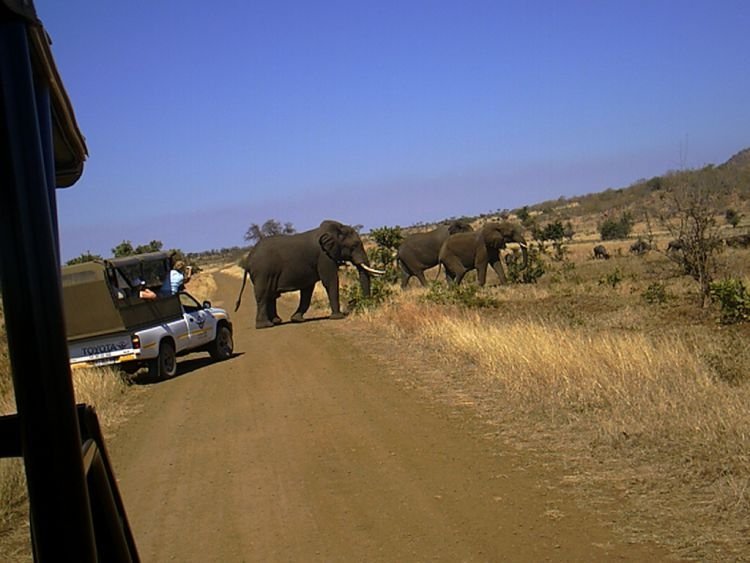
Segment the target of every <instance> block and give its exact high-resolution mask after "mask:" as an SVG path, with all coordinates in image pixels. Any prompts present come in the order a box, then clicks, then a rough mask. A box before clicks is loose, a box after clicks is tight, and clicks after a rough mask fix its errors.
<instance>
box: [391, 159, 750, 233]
mask: <svg viewBox="0 0 750 563" xmlns="http://www.w3.org/2000/svg"><path fill="white" fill-rule="evenodd" d="M688 181H690V182H695V181H698V182H703V183H705V185H707V186H708V185H710V186H711V189H712V190H715V196H716V201H715V203H716V206H717V212H718V213H723V212H724V211H725V210H726V209H730V208H731V209H734V210H735V211H738V212H739V213H741V214H742V215H743V216H744V217H745V218H746V219H745V220H744V221H743V223H744V224H745V226H750V223H748V222H749V221H750V148H746V149H743V150H741V151H739V152H738V153H737V154H735V155H734V156H732V157H731V158H730V159H729V160H727V161H726V162H724V163H723V164H720V165H718V166H714V165H709V166H706V167H704V168H702V169H699V170H686V171H669V172H665V173H664V174H663V175H662V176H655V177H653V178H649V179H641V180H638V181H636V182H634V183H633V184H631V185H630V186H627V187H622V188H608V189H606V190H603V191H601V192H595V193H590V194H585V195H580V196H572V197H561V198H558V199H555V200H549V201H544V202H541V203H537V204H534V205H528V206H526V210H527V211H528V212H529V213H530V214H531V215H533V216H535V217H536V220H537V222H538V223H539V224H545V223H550V222H554V221H558V220H559V221H564V222H567V221H570V222H571V223H572V224H573V226H574V230H575V231H576V233H578V234H581V235H584V236H585V237H596V236H598V231H597V226H598V224H599V223H600V222H601V221H602V219H603V218H605V217H607V216H613V215H619V214H621V213H623V212H625V211H627V212H629V213H631V215H632V216H633V218H634V219H635V220H636V222H637V223H639V222H640V223H642V224H641V225H640V227H639V226H638V225H636V228H635V230H634V232H635V233H638V232H639V231H641V232H644V230H645V228H646V227H645V223H644V222H645V220H646V217H647V216H649V217H651V218H655V217H658V216H659V215H660V214H662V213H663V212H664V210H665V206H666V200H667V196H666V194H667V193H668V191H669V190H670V189H675V190H679V189H682V188H681V186H682V185H685V184H686V183H687V182H688ZM520 211H521V209H514V210H509V211H506V212H503V213H501V212H500V211H493V212H489V213H486V214H482V215H478V216H475V217H461V219H465V220H468V221H470V222H473V223H474V224H475V226H477V225H478V224H479V223H482V222H484V221H488V220H497V219H498V218H499V217H500V216H501V215H505V216H508V217H510V218H511V219H513V218H516V217H517V215H518V213H519V212H520ZM447 219H448V218H446V220H447ZM451 219H455V217H452V218H451ZM433 226H434V225H424V224H419V225H413V226H412V227H407V228H405V229H404V231H405V232H406V233H409V232H415V231H419V230H425V229H427V228H432V227H433Z"/></svg>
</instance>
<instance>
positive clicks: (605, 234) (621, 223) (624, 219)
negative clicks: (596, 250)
mask: <svg viewBox="0 0 750 563" xmlns="http://www.w3.org/2000/svg"><path fill="white" fill-rule="evenodd" d="M632 228H633V218H632V216H631V215H630V213H627V212H626V213H623V214H622V216H621V217H620V218H619V219H605V220H604V221H603V222H602V223H601V224H600V225H599V234H600V235H601V238H602V240H616V239H624V238H627V237H628V235H629V234H630V231H631V230H632Z"/></svg>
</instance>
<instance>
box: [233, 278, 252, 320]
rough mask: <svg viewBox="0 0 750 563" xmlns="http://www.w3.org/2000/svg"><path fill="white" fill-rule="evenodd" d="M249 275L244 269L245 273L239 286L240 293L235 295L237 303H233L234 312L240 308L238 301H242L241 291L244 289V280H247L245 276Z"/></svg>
mask: <svg viewBox="0 0 750 563" xmlns="http://www.w3.org/2000/svg"><path fill="white" fill-rule="evenodd" d="M249 275H250V272H248V271H247V270H245V275H244V276H242V287H241V288H240V294H239V296H238V297H237V303H236V304H235V305H234V312H235V313H236V312H237V310H238V309H239V308H240V303H241V302H242V292H243V291H245V282H247V276H249Z"/></svg>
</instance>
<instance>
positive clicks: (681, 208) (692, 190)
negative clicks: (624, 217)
mask: <svg viewBox="0 0 750 563" xmlns="http://www.w3.org/2000/svg"><path fill="white" fill-rule="evenodd" d="M721 183H722V180H721V177H720V175H719V174H718V173H717V171H716V169H714V168H713V167H712V166H709V167H706V168H704V169H702V170H696V171H689V172H682V173H680V174H677V175H675V176H673V177H671V178H670V179H669V184H668V189H667V194H666V198H665V199H666V201H667V206H668V209H667V210H666V212H665V213H664V214H663V215H662V216H661V218H660V219H661V223H662V224H663V225H664V227H665V228H666V229H667V230H668V231H669V233H670V235H671V236H672V237H673V238H674V239H676V240H678V241H680V243H681V250H680V251H679V252H667V253H666V254H665V255H666V256H667V257H668V258H669V259H670V260H672V261H673V262H675V263H677V264H678V265H679V266H680V267H681V268H682V270H683V271H684V273H685V274H687V275H689V276H691V277H692V278H693V279H694V280H696V281H697V282H698V285H699V288H700V298H701V306H706V304H707V303H708V299H709V297H710V286H711V281H712V280H713V278H714V275H715V274H716V271H717V269H718V266H717V256H718V254H719V253H720V252H721V251H722V248H723V245H722V241H721V237H720V235H719V224H718V222H717V220H716V216H717V215H718V214H719V213H718V205H717V201H716V194H717V193H718V192H719V188H720V187H721Z"/></svg>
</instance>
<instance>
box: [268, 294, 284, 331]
mask: <svg viewBox="0 0 750 563" xmlns="http://www.w3.org/2000/svg"><path fill="white" fill-rule="evenodd" d="M278 298H279V294H276V295H275V296H274V297H273V298H272V299H269V300H268V318H269V319H271V322H272V323H273V324H275V325H280V324H281V317H279V313H278V311H277V309H276V301H277V299H278Z"/></svg>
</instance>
